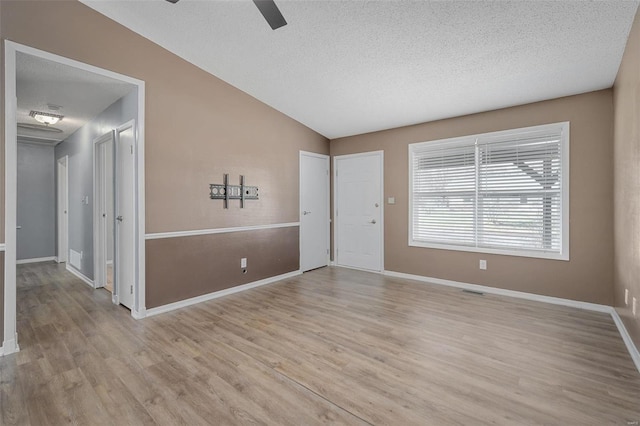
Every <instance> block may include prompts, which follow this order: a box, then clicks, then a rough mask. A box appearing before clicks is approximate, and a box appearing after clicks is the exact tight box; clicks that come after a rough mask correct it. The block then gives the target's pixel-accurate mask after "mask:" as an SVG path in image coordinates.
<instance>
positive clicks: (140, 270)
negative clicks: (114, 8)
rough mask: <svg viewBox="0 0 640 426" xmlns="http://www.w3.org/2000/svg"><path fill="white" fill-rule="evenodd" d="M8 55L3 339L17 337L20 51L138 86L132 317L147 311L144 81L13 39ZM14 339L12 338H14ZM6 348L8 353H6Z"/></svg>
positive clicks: (5, 51) (6, 78)
mask: <svg viewBox="0 0 640 426" xmlns="http://www.w3.org/2000/svg"><path fill="white" fill-rule="evenodd" d="M4 47H5V49H4V55H5V61H4V66H5V69H4V71H5V73H4V78H5V80H4V88H5V117H4V120H5V121H4V122H5V126H4V128H5V159H4V161H5V244H6V248H5V259H4V262H5V268H4V289H5V297H4V304H5V306H4V336H5V338H6V337H7V336H15V335H16V332H15V330H16V208H15V206H16V192H17V187H16V181H17V127H16V126H12V125H9V123H13V122H16V109H17V105H16V103H17V102H16V55H17V52H21V53H25V54H28V55H32V56H35V57H38V58H41V59H45V60H48V61H52V62H56V63H59V64H63V65H67V66H71V67H74V68H78V69H81V70H85V71H89V72H92V73H95V74H98V75H102V76H106V77H109V78H113V79H115V80H120V81H122V82H125V83H129V84H131V85H133V86H136V88H137V93H138V105H137V107H138V120H137V123H138V126H137V129H136V130H137V132H138V134H137V138H136V149H137V153H136V154H137V155H136V157H137V170H136V179H137V188H136V197H137V198H136V200H137V201H136V208H137V213H138V217H137V219H136V221H137V229H138V232H137V235H136V249H137V252H136V255H137V285H136V286H135V293H136V294H135V295H134V296H135V297H134V301H135V302H136V306H134V308H135V309H133V310H132V311H131V315H132V316H134V317H135V316H136V315H138V313H139V312H144V308H145V271H146V268H145V266H144V265H145V239H144V236H145V192H144V187H145V173H144V171H145V169H144V164H145V163H144V157H145V156H144V146H145V82H144V81H142V80H138V79H136V78H133V77H129V76H126V75H123V74H119V73H116V72H113V71H109V70H106V69H103V68H99V67H95V66H93V65H89V64H85V63H83V62H79V61H75V60H73V59H69V58H65V57H63V56H59V55H55V54H53V53H49V52H45V51H43V50H39V49H35V48H33V47H29V46H25V45H22V44H19V43H15V42H12V41H10V40H5V41H4ZM12 339H13V337H12ZM15 346H16V347H17V343H16V344H15ZM6 350H7V349H6V346H5V353H6Z"/></svg>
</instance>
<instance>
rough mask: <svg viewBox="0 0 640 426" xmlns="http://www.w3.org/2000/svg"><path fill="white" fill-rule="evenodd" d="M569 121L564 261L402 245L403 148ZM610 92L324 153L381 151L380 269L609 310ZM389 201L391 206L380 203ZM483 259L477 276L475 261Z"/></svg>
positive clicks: (444, 123)
mask: <svg viewBox="0 0 640 426" xmlns="http://www.w3.org/2000/svg"><path fill="white" fill-rule="evenodd" d="M560 121H570V122H571V140H570V151H571V157H570V162H571V173H570V213H571V217H570V222H571V224H570V256H571V260H570V261H556V260H544V259H533V258H525V257H516V256H500V255H488V254H479V253H470V252H461V251H451V250H436V249H427V248H419V247H409V246H408V244H407V240H408V151H407V150H408V147H407V146H408V144H410V143H414V142H423V141H429V140H436V139H443V138H450V137H455V136H463V135H470V134H477V133H484V132H491V131H498V130H506V129H513V128H519V127H526V126H533V125H538V124H546V123H554V122H560ZM612 138H613V103H612V91H611V90H602V91H599V92H593V93H588V94H584V95H579V96H572V97H567V98H561V99H556V100H551V101H546V102H539V103H535V104H529V105H524V106H519V107H514V108H507V109H502V110H497V111H491V112H486V113H481V114H474V115H470V116H465V117H458V118H453V119H449V120H441V121H436V122H431V123H425V124H419V125H415V126H408V127H402V128H398V129H392V130H387V131H382V132H376V133H370V134H365V135H359V136H353V137H348V138H342V139H336V140H332V141H331V155H332V156H335V155H343V154H352V153H357V152H364V151H374V150H384V161H385V165H384V179H385V182H384V192H385V210H384V214H385V231H384V239H385V264H384V266H385V269H387V270H390V271H397V272H404V273H409V274H416V275H423V276H427V277H434V278H441V279H447V280H454V281H462V282H467V283H473V284H482V285H488V286H491V287H499V288H506V289H511V290H517V291H525V292H530V293H536V294H542V295H547V296H555V297H563V298H568V299H574V300H580V301H586V302H593V303H603V304H611V302H612V298H613V290H612V277H613V237H612V232H613V225H612V219H613V208H612V185H613V183H612V176H613V172H612V155H613V150H612ZM391 196H393V197H395V199H396V204H395V205H389V204H387V203H386V197H391ZM480 259H486V260H487V262H488V269H487V270H486V271H481V270H479V268H478V261H479V260H480Z"/></svg>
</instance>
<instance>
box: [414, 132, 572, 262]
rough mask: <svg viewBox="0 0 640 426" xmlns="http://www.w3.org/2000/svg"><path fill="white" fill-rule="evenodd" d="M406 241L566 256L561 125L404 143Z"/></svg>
mask: <svg viewBox="0 0 640 426" xmlns="http://www.w3.org/2000/svg"><path fill="white" fill-rule="evenodd" d="M409 185H410V188H409V200H410V206H409V214H410V218H409V245H411V246H419V247H433V248H442V249H451V250H465V251H478V252H484V253H497V254H508V255H516V256H530V257H541V258H549V259H562V260H568V259H569V238H568V237H569V220H568V218H569V123H557V124H549V125H544V126H536V127H529V128H525V129H516V130H508V131H503V132H494V133H485V134H481V135H474V136H467V137H462V138H455V139H447V140H440V141H433V142H422V143H416V144H411V145H409Z"/></svg>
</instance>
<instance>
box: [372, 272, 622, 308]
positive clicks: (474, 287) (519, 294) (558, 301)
mask: <svg viewBox="0 0 640 426" xmlns="http://www.w3.org/2000/svg"><path fill="white" fill-rule="evenodd" d="M383 274H384V275H387V276H390V277H396V278H404V279H408V280H414V281H420V282H425V283H429V284H437V285H444V286H448V287H456V288H461V289H465V290H471V291H480V292H483V293H490V294H497V295H500V296H508V297H515V298H518V299H525V300H532V301H534V302H544V303H551V304H553V305H562V306H570V307H572V308H579V309H586V310H589V311H596V312H606V313H610V312H611V309H612V308H611V306H607V305H599V304H597V303H589V302H580V301H577V300H570V299H563V298H560V297H552V296H543V295H540V294H533V293H525V292H523V291H515V290H507V289H504V288H497V287H488V286H484V285H478V284H469V283H463V282H460V281H451V280H444V279H441V278H432V277H425V276H422V275H413V274H405V273H403V272H394V271H384V272H383Z"/></svg>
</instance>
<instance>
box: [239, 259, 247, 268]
mask: <svg viewBox="0 0 640 426" xmlns="http://www.w3.org/2000/svg"><path fill="white" fill-rule="evenodd" d="M240 267H241V268H246V267H247V258H246V257H243V258H242V259H240Z"/></svg>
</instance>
